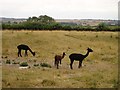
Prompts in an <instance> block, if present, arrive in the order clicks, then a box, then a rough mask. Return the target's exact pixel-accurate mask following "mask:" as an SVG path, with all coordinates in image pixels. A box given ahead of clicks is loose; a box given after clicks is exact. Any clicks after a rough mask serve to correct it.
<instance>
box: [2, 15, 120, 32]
mask: <svg viewBox="0 0 120 90" xmlns="http://www.w3.org/2000/svg"><path fill="white" fill-rule="evenodd" d="M2 29H3V30H5V29H9V30H23V29H24V30H68V31H71V30H76V31H119V29H120V28H119V27H118V26H114V27H113V26H112V28H111V27H110V26H108V25H107V24H106V23H100V24H99V25H98V26H96V27H93V26H89V25H88V26H82V25H77V24H65V23H57V22H56V21H55V20H54V19H53V18H52V17H50V16H47V15H41V16H39V17H35V16H34V17H29V18H28V19H27V20H26V21H23V22H20V23H17V22H14V23H11V22H7V23H2Z"/></svg>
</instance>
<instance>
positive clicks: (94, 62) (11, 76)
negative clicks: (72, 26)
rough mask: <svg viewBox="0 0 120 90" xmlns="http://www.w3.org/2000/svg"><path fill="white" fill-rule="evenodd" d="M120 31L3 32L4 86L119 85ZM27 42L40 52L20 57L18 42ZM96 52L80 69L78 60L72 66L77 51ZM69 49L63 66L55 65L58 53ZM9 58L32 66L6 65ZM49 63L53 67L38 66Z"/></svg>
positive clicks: (74, 86)
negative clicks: (18, 54)
mask: <svg viewBox="0 0 120 90" xmlns="http://www.w3.org/2000/svg"><path fill="white" fill-rule="evenodd" d="M118 39H119V38H118V33H117V32H89V31H83V32H77V31H3V32H2V40H3V41H2V46H3V47H2V56H3V57H6V56H7V58H3V60H2V62H3V67H2V70H3V71H2V85H3V88H6V87H14V88H20V87H23V88H28V87H30V88H45V87H47V88H114V87H117V85H118ZM21 43H23V44H27V45H29V46H30V48H31V49H32V50H33V51H35V52H36V56H35V57H33V56H32V55H31V53H30V52H28V57H24V55H23V54H24V51H23V52H22V55H23V57H19V58H18V57H17V45H19V44H21ZM88 47H90V48H92V49H93V53H90V54H89V56H88V57H87V58H86V59H85V60H84V61H83V67H82V68H80V69H78V68H77V67H78V62H77V61H76V62H74V64H73V68H74V69H73V70H71V69H70V67H69V64H70V60H69V55H70V54H71V53H73V52H76V53H82V54H86V52H87V50H86V49H87V48H88ZM63 52H66V56H65V58H64V59H63V60H62V65H60V66H59V69H56V67H55V66H54V56H55V55H56V54H62V53H63ZM6 60H11V61H12V60H14V62H19V63H21V62H27V63H28V65H29V66H30V67H31V68H29V69H19V64H10V65H9V64H6V63H5V61H6ZM40 63H47V64H48V65H50V66H51V68H49V67H40V66H37V67H36V66H34V65H36V64H40Z"/></svg>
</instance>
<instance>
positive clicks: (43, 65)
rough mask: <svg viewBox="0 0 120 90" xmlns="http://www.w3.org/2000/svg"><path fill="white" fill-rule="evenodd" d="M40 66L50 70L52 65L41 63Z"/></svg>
mask: <svg viewBox="0 0 120 90" xmlns="http://www.w3.org/2000/svg"><path fill="white" fill-rule="evenodd" d="M40 66H41V67H49V68H51V65H49V64H47V63H41V64H40Z"/></svg>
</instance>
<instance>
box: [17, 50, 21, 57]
mask: <svg viewBox="0 0 120 90" xmlns="http://www.w3.org/2000/svg"><path fill="white" fill-rule="evenodd" d="M19 55H20V56H21V57H22V55H21V50H20V49H19V50H18V57H19Z"/></svg>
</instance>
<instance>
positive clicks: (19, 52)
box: [17, 44, 35, 57]
mask: <svg viewBox="0 0 120 90" xmlns="http://www.w3.org/2000/svg"><path fill="white" fill-rule="evenodd" d="M17 48H18V57H19V55H20V56H21V57H22V55H21V50H25V56H28V54H27V50H29V51H30V52H31V53H32V55H33V56H35V52H32V50H31V49H30V48H29V47H28V46H27V45H24V44H21V45H18V46H17Z"/></svg>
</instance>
